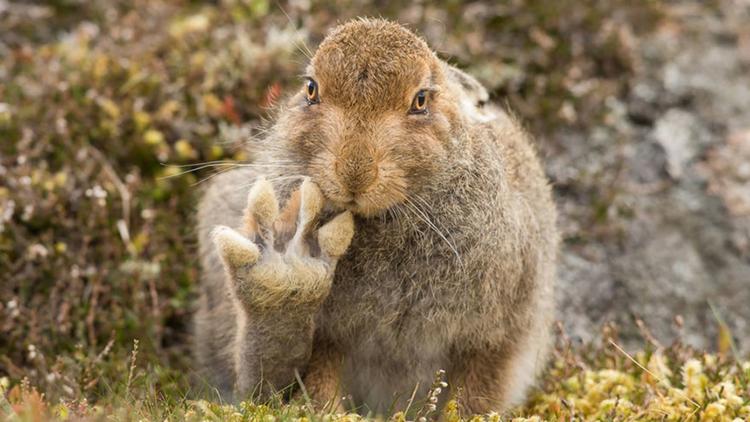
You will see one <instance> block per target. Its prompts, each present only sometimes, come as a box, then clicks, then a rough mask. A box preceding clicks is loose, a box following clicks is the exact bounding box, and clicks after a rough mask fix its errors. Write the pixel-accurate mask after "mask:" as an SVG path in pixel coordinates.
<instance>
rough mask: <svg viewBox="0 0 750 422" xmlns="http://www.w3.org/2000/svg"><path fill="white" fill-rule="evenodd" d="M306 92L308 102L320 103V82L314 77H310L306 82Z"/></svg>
mask: <svg viewBox="0 0 750 422" xmlns="http://www.w3.org/2000/svg"><path fill="white" fill-rule="evenodd" d="M305 94H306V95H307V104H318V103H319V102H320V96H319V94H318V83H317V82H315V81H314V80H312V79H308V80H307V82H305Z"/></svg>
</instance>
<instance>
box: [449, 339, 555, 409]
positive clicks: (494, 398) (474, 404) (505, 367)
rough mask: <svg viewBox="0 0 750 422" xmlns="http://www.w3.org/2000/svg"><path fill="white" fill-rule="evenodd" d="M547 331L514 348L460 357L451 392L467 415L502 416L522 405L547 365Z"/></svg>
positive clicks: (523, 341) (476, 351)
mask: <svg viewBox="0 0 750 422" xmlns="http://www.w3.org/2000/svg"><path fill="white" fill-rule="evenodd" d="M549 340H550V335H549V332H548V330H538V331H534V330H530V331H529V332H527V333H525V334H524V335H523V336H521V337H517V338H516V339H515V341H514V342H513V343H512V344H507V345H505V346H500V347H494V348H493V347H490V348H487V349H484V350H473V351H465V352H462V353H461V354H460V355H458V356H457V361H456V363H455V364H454V370H453V371H452V374H449V376H450V380H449V384H451V387H452V388H457V389H458V391H459V392H460V393H459V394H460V395H459V396H458V397H457V399H458V402H459V405H460V406H461V407H462V411H463V412H465V414H466V415H467V416H468V415H471V414H486V413H488V412H492V411H494V412H503V411H505V410H507V409H509V408H510V407H511V406H514V405H517V404H520V403H521V402H523V400H524V398H525V397H526V391H527V390H528V389H529V387H531V386H532V385H533V384H534V381H535V379H536V377H537V375H538V374H539V372H540V371H541V370H542V369H543V367H544V364H545V362H546V361H547V353H548V344H549Z"/></svg>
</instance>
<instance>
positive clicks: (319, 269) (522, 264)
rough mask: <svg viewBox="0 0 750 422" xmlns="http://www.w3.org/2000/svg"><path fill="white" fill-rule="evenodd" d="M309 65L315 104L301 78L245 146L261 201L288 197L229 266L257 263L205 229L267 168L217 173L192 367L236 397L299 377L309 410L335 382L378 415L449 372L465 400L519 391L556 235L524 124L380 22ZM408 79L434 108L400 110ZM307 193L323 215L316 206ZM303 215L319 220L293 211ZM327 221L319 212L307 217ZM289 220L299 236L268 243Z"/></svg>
mask: <svg viewBox="0 0 750 422" xmlns="http://www.w3.org/2000/svg"><path fill="white" fill-rule="evenodd" d="M307 73H308V76H310V77H311V78H313V80H315V81H316V82H317V83H318V88H319V91H318V92H319V98H320V102H319V103H317V104H308V103H307V100H306V98H307V96H306V93H305V92H304V89H301V90H300V92H299V93H298V94H296V95H294V96H292V97H291V98H290V99H289V101H288V102H287V104H286V106H284V107H282V108H280V110H279V112H278V117H277V119H276V121H275V123H274V125H273V127H272V128H271V129H270V132H269V135H268V137H267V138H265V139H263V140H260V141H257V142H256V143H255V144H254V145H251V146H250V147H251V148H252V149H253V151H252V152H253V156H256V157H258V162H259V163H262V164H263V165H264V167H263V168H268V169H269V170H267V171H264V175H265V176H267V177H268V178H269V179H268V180H270V181H272V182H273V185H274V189H275V191H276V192H275V193H273V195H276V196H277V197H278V198H279V200H280V201H282V202H283V201H285V200H287V198H290V197H292V199H291V202H290V203H291V205H289V206H287V207H286V208H285V210H284V211H281V216H282V217H281V219H280V220H277V221H276V222H270V223H269V222H268V221H266V222H265V223H263V224H266V225H269V224H272V225H273V227H275V230H273V229H269V230H268V231H267V234H266V235H264V236H260V238H255V237H254V236H251V235H250V236H248V238H249V239H250V240H252V241H254V242H255V243H257V244H258V247H257V248H258V250H259V251H261V252H260V253H261V255H260V257H259V258H257V263H250V264H247V263H242V262H235V261H236V260H235V261H233V260H232V259H231V258H227V257H228V256H240V257H244V256H250V257H253V256H256V255H254V253H255V252H253V251H254V250H253V248H255V246H252V245H251V246H248V244H247V242H244V241H242V240H241V239H240V240H238V238H237V237H236V236H233V235H231V236H230V235H228V234H227V233H230V232H229V231H227V230H231V229H220V230H218V229H217V230H218V232H221V233H222V234H221V236H224V237H221V236H220V237H218V238H216V241H217V243H216V244H214V243H213V242H212V240H211V236H210V233H211V232H212V230H214V227H215V226H217V225H226V226H230V227H231V228H234V229H237V230H241V229H242V227H243V223H242V219H243V208H245V206H246V204H248V199H246V197H247V191H248V189H249V188H247V187H246V188H243V186H248V185H252V182H253V181H254V180H257V179H258V178H259V177H260V176H261V175H260V174H259V173H258V172H256V171H255V170H252V169H240V170H235V171H233V172H228V173H226V174H223V175H221V176H218V177H216V178H215V179H214V183H213V184H212V185H211V187H210V188H209V189H208V191H207V192H206V194H205V196H204V197H203V199H202V201H201V204H200V208H199V213H198V218H199V230H200V246H201V254H202V257H201V259H202V265H203V274H204V275H203V277H204V280H203V283H202V285H201V292H202V293H201V301H200V306H199V311H198V315H197V317H196V353H197V357H198V361H199V365H200V367H201V368H202V369H203V370H204V372H203V373H204V375H205V376H206V377H207V378H208V380H209V381H210V382H211V383H212V385H214V386H216V387H218V388H219V390H220V391H221V392H223V393H224V394H225V395H227V396H231V394H232V392H234V393H235V394H236V396H237V398H242V397H244V396H247V395H248V394H250V393H251V392H253V391H256V389H257V388H260V390H261V392H265V391H266V389H265V387H264V386H268V387H270V388H273V389H279V388H283V387H286V386H287V385H290V384H293V383H294V382H295V376H294V372H295V371H298V372H299V374H301V375H302V376H303V377H304V384H305V385H308V386H309V387H310V388H309V390H310V392H311V395H313V396H315V397H314V399H315V400H316V401H317V402H319V403H326V402H331V401H332V400H336V398H335V397H327V396H329V395H331V394H333V393H332V392H333V391H335V390H334V389H332V387H331V386H333V385H336V386H340V387H341V390H343V391H340V392H339V394H342V395H348V396H351V397H352V399H353V402H354V403H353V404H354V405H356V406H364V407H363V408H362V409H371V410H375V411H382V410H385V409H386V407H387V406H389V405H391V404H392V403H394V402H396V403H397V404H398V403H401V404H403V403H405V402H406V400H407V399H408V398H409V396H410V395H411V393H412V391H413V390H414V389H415V386H418V388H417V390H418V391H417V393H418V394H419V395H420V396H423V395H424V393H425V392H426V390H427V389H428V388H429V385H430V384H431V381H432V379H433V376H434V373H435V371H437V370H438V369H445V370H446V371H448V373H447V376H448V379H449V383H450V385H451V389H454V390H453V391H454V392H455V391H456V390H455V388H456V387H458V388H459V389H460V390H461V391H463V392H464V393H463V394H464V395H463V396H462V397H461V402H462V405H463V406H464V408H465V409H466V410H467V411H470V412H478V413H483V412H487V411H490V410H495V411H502V410H504V409H506V408H507V407H508V406H509V405H511V404H514V403H517V402H518V401H520V400H522V399H523V396H524V391H525V390H526V388H527V387H528V386H529V385H530V384H531V383H532V382H533V379H534V377H535V375H536V374H537V372H538V371H539V369H540V368H542V366H543V364H544V362H545V360H546V356H547V349H548V345H549V339H550V335H549V330H550V324H551V322H552V318H553V315H554V302H553V287H554V278H555V274H554V273H555V261H556V253H557V247H558V234H557V229H556V227H555V224H556V223H555V219H556V212H555V208H554V204H553V202H552V199H551V193H550V188H549V185H548V183H547V180H546V178H545V176H544V173H543V171H542V169H541V166H540V165H539V161H538V159H537V156H536V153H535V151H534V149H533V148H532V146H531V142H530V140H529V138H528V136H527V135H526V133H525V132H524V131H523V130H522V129H521V128H520V126H519V125H518V124H517V123H516V122H515V121H514V120H513V119H512V118H510V117H508V116H507V115H505V114H502V113H497V112H496V111H495V110H493V109H491V108H489V107H483V106H482V104H483V103H484V102H485V101H486V99H487V93H486V91H485V90H484V88H483V87H482V86H481V85H480V84H479V83H478V82H476V80H475V79H473V78H471V77H470V76H469V75H466V74H465V73H463V72H461V71H459V70H458V69H455V68H453V67H452V66H449V65H448V64H446V63H444V62H442V61H441V60H439V59H438V58H437V57H436V56H435V54H434V53H433V52H432V51H431V50H430V49H429V48H428V47H427V45H426V44H425V42H424V41H422V40H421V39H420V38H418V37H416V36H415V35H414V34H412V33H411V32H409V31H408V30H406V29H405V28H403V27H402V26H400V25H397V24H394V23H390V22H387V21H384V20H370V19H361V20H356V21H352V22H349V23H347V24H344V25H342V26H340V27H338V28H336V29H334V30H333V31H332V32H331V33H330V34H329V35H328V37H326V39H325V40H324V41H323V43H322V44H321V45H320V47H319V49H318V51H317V52H316V54H315V56H314V57H313V59H312V61H311V63H310V66H309V67H308V69H307ZM421 89H426V90H428V92H429V93H428V97H427V109H428V112H427V113H426V114H410V113H409V110H410V106H411V104H412V101H413V99H414V97H415V95H416V93H417V92H418V91H419V90H421ZM266 166H270V167H266ZM274 166H275V167H274ZM294 175H303V176H307V177H309V178H310V181H309V182H307V183H308V184H307V185H306V186H307V187H305V188H303V190H304V192H306V193H304V194H299V193H296V192H297V191H298V190H297V186H298V184H297V183H296V182H293V181H290V179H289V177H288V176H294ZM274 180H275V182H274ZM255 186H256V187H257V186H258V184H257V183H256V185H255ZM314 186H317V187H319V188H320V190H319V191H317V190H315V189H317V188H313V187H314ZM256 187H253V189H256ZM315 192H320V198H322V200H323V201H324V205H323V209H322V210H318V208H315V207H314V206H312V205H309V204H312V203H313V202H315V201H314V199H315V198H318V196H316V195H318V194H317V193H315ZM306 195H307V196H306ZM311 195H312V196H311ZM305 198H313V199H305ZM269 201H270V200H269ZM273 201H275V200H273ZM273 201H271V202H273ZM256 207H257V208H258V210H259V211H256ZM271 208H272V207H271ZM266 209H269V206H268V205H267V204H266V205H264V204H259V203H257V202H253V199H252V195H251V198H250V204H249V206H248V207H247V210H245V211H244V215H254V213H260V214H263V215H264V216H265V217H263V218H266V219H268V218H269V217H268V216H267V215H266V214H267V213H266V211H264V210H266ZM298 209H299V210H302V211H294V210H298ZM305 209H313V211H314V212H313V211H308V212H307V214H305V215H308V218H312V219H313V220H314V221H312V220H311V221H312V222H303V221H302V220H303V218H302V217H301V215H302V214H304V212H305V211H304V210H305ZM288 210H292V211H288ZM343 210H349V211H351V212H352V213H353V214H354V217H355V221H354V226H356V227H355V228H354V229H353V227H354V226H353V225H352V221H351V214H348V213H345V214H340V215H339V216H338V217H335V218H333V219H331V217H332V216H334V215H335V214H336V213H340V212H341V211H343ZM318 211H320V216H318ZM298 214H299V215H298ZM310 216H314V217H310ZM273 217H274V218H279V216H278V215H274V216H273ZM246 218H247V217H246ZM321 218H322V219H323V221H324V222H325V221H330V222H327V223H326V225H324V226H323V227H321V228H320V229H316V227H317V225H318V224H319V223H318V221H319V220H320V219H321ZM249 221H250V222H251V223H253V224H258V223H255V222H256V221H259V220H258V219H257V218H256V219H252V218H251V219H249ZM295 221H297V223H296V224H297V226H305V230H304V235H300V236H296V235H295V236H291V235H289V236H286V237H284V238H283V241H278V239H280V238H281V237H280V236H281V235H282V232H284V230H286V232H293V231H294V229H288V227H293V226H294V222H295ZM290 222H291V223H290ZM263 224H260V225H263ZM251 226H252V224H251ZM284 227H286V228H287V229H282V228H284ZM352 229H353V231H352ZM257 230H260V231H263V229H262V228H257V227H255V226H253V227H252V230H251V231H257ZM215 232H216V231H215ZM274 236H276V237H274ZM290 236H291V237H292V239H288V238H289V237H290ZM267 237H272V238H274V239H276V240H272V241H271V244H274V243H276V244H277V248H276V249H279V252H275V251H273V249H274V248H270V249H269V247H268V242H269V239H267ZM301 238H304V240H300V239H301ZM295 239H297V240H295ZM350 241H351V245H349V242H350ZM222 242H223V243H222ZM264 245H265V246H264ZM217 246H218V249H217ZM347 246H348V250H347ZM237 250H239V251H241V252H236V251H237ZM242 251H244V252H242ZM344 251H346V253H345V254H344V255H343V256H340V257H339V255H341V254H342V253H343V252H344ZM280 257H281V258H280ZM222 260H223V261H222ZM222 262H223V264H222ZM223 268H225V269H223ZM269 277H270V279H268V278H269ZM284 286H287V287H284ZM285 289H286V291H285ZM319 345H325V346H324V347H322V348H321V349H318V348H319V347H321V346H319ZM339 360H340V362H339ZM339 363H340V364H339Z"/></svg>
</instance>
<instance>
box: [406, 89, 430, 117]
mask: <svg viewBox="0 0 750 422" xmlns="http://www.w3.org/2000/svg"><path fill="white" fill-rule="evenodd" d="M424 113H427V90H426V89H420V90H419V92H417V95H415V96H414V99H413V100H412V101H411V108H410V109H409V114H424Z"/></svg>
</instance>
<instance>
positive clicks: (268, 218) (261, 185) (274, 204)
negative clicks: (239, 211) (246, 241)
mask: <svg viewBox="0 0 750 422" xmlns="http://www.w3.org/2000/svg"><path fill="white" fill-rule="evenodd" d="M278 215H279V201H278V200H277V199H276V193H275V192H274V190H273V186H272V185H271V182H269V181H268V180H266V179H265V178H260V179H258V181H257V182H255V184H254V185H253V187H252V188H251V189H250V192H249V193H248V195H247V207H246V208H245V231H246V232H247V234H248V235H249V236H251V237H253V236H254V235H256V234H260V235H261V236H262V237H264V238H265V237H266V236H267V235H268V234H269V233H272V231H273V223H274V221H275V220H276V218H277V217H278Z"/></svg>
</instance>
